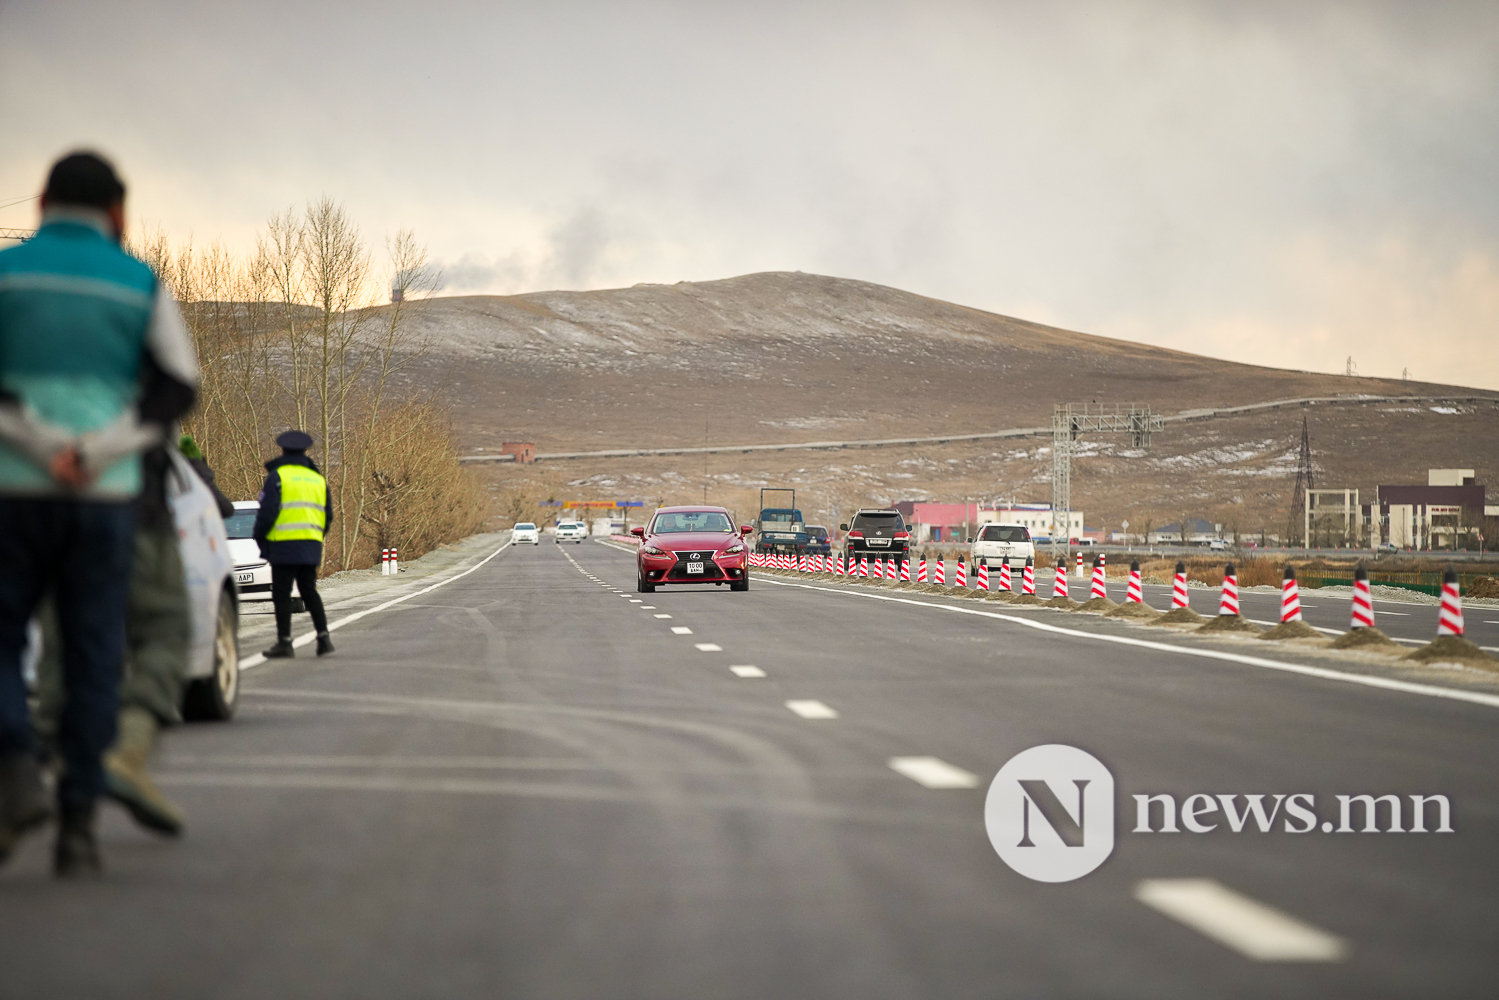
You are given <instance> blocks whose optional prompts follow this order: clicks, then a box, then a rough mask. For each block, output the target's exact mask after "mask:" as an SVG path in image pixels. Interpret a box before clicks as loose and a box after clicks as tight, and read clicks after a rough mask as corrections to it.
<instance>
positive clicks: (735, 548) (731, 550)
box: [723, 542, 744, 556]
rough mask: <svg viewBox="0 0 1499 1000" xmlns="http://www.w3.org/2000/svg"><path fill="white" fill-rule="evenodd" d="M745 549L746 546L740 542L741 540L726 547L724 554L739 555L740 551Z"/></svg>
mask: <svg viewBox="0 0 1499 1000" xmlns="http://www.w3.org/2000/svg"><path fill="white" fill-rule="evenodd" d="M743 551H744V546H743V545H742V544H740V543H739V542H735V543H734V544H733V545H730V546H729V547H728V548H726V549H724V550H723V554H724V555H726V556H737V555H738V554H739V553H741V552H743Z"/></svg>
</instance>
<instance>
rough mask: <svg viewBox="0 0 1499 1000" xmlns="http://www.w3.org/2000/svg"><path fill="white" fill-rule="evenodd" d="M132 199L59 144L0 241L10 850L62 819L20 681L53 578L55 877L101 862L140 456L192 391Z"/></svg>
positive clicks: (4, 749) (2, 624)
mask: <svg viewBox="0 0 1499 1000" xmlns="http://www.w3.org/2000/svg"><path fill="white" fill-rule="evenodd" d="M124 198H125V188H124V185H123V184H121V183H120V180H119V178H118V177H117V176H116V175H115V172H114V168H113V167H111V166H110V165H109V164H108V163H107V162H106V161H104V160H103V159H101V158H100V157H98V156H96V155H93V154H90V153H75V154H72V155H70V156H66V157H64V158H63V159H61V160H59V161H58V162H57V163H56V164H54V166H53V168H52V171H51V173H50V174H49V176H48V178H47V187H46V190H45V191H44V192H43V193H42V226H41V228H40V230H38V232H37V234H36V236H35V237H34V238H32V239H31V240H30V241H29V242H27V243H23V244H22V245H21V246H19V247H14V248H12V249H9V250H6V251H4V252H0V526H3V530H0V567H4V571H3V572H0V861H3V860H4V859H5V858H6V857H7V856H8V855H9V853H10V851H11V848H12V847H13V846H14V843H15V841H16V839H17V838H18V837H19V836H20V835H21V834H22V833H23V832H25V831H26V830H27V829H29V828H31V827H34V826H37V825H40V824H41V823H43V822H45V821H46V820H47V819H48V818H49V815H50V813H51V809H50V807H49V804H48V803H47V801H46V798H45V796H44V794H43V792H42V788H43V786H42V784H41V780H40V774H39V767H38V763H37V756H36V754H37V747H36V739H35V734H34V733H33V730H32V726H31V719H30V716H29V713H28V709H27V702H26V688H25V683H24V681H23V679H22V676H21V654H22V650H23V648H24V647H25V644H26V630H27V624H28V622H29V621H30V619H31V617H32V614H33V612H34V611H35V609H36V606H37V603H38V601H39V600H40V599H41V596H42V594H43V593H44V592H45V591H47V590H49V589H50V590H51V591H52V593H53V594H55V596H56V601H57V614H58V619H59V624H60V626H61V631H62V635H63V678H64V684H65V685H66V689H67V700H66V704H65V706H64V708H63V711H62V715H61V717H60V719H59V723H58V744H59V745H58V749H59V752H60V755H61V758H62V763H63V773H62V777H61V779H60V780H59V782H58V788H57V807H58V811H59V813H60V817H59V819H60V822H59V829H58V837H57V843H56V847H55V850H54V855H53V862H54V870H55V871H56V872H57V874H58V875H59V876H62V877H77V876H87V875H94V874H97V873H98V872H99V871H100V864H99V856H98V849H97V847H96V845H95V841H94V833H93V828H94V812H95V804H96V802H97V800H98V798H99V797H100V795H101V794H102V792H103V790H104V773H103V768H102V765H101V758H102V755H103V753H104V751H105V750H106V749H107V748H108V747H109V746H110V745H111V744H112V743H113V742H114V739H115V731H116V730H115V726H116V719H117V715H118V711H119V690H120V668H121V661H122V657H123V653H124V639H125V607H126V591H127V586H128V583H129V578H130V566H131V552H132V546H133V537H134V523H135V521H134V509H133V501H134V500H135V497H136V495H137V494H138V493H139V492H140V488H141V458H140V453H141V451H142V450H144V449H146V448H149V447H151V446H153V445H156V444H159V443H160V442H161V441H162V440H163V436H164V434H165V432H166V429H167V428H168V427H169V426H171V424H172V422H173V421H174V420H176V419H178V418H179V417H181V416H182V415H183V414H184V413H186V412H187V410H188V409H189V407H191V405H192V403H193V400H194V398H195V395H196V386H197V367H196V365H195V363H194V359H193V351H192V344H191V341H190V340H189V338H188V335H187V330H186V328H185V326H184V325H183V322H182V318H181V316H180V314H179V313H178V312H177V308H176V306H175V304H174V303H173V302H172V297H171V293H170V292H169V291H167V290H166V289H165V288H163V287H162V286H161V284H160V283H159V282H158V281H157V280H156V277H155V275H153V274H152V272H151V270H150V268H148V267H146V265H144V264H142V263H141V262H140V261H138V260H136V259H134V258H133V257H131V256H129V255H128V254H127V253H125V252H124V251H123V250H122V249H121V248H120V237H121V234H122V232H123V230H124V219H125V211H124Z"/></svg>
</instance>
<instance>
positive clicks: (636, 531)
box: [630, 528, 645, 538]
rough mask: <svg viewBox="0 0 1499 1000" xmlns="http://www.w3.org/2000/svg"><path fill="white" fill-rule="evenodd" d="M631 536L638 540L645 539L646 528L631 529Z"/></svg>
mask: <svg viewBox="0 0 1499 1000" xmlns="http://www.w3.org/2000/svg"><path fill="white" fill-rule="evenodd" d="M630 534H632V535H634V536H635V537H636V538H644V537H645V529H644V528H631V529H630Z"/></svg>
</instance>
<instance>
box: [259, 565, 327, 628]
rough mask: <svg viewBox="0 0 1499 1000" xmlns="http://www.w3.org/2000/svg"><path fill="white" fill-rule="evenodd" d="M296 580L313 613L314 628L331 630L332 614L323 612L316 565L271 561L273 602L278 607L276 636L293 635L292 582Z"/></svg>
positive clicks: (303, 599) (303, 598) (298, 590)
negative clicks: (329, 620)
mask: <svg viewBox="0 0 1499 1000" xmlns="http://www.w3.org/2000/svg"><path fill="white" fill-rule="evenodd" d="M293 582H295V583H296V585H297V593H299V594H301V595H302V601H303V603H305V604H306V605H307V613H308V614H310V615H312V627H313V628H315V629H317V630H318V632H320V633H321V632H326V631H328V616H327V615H326V614H325V613H324V612H323V599H322V598H321V597H319V596H318V592H317V567H316V566H284V565H278V564H276V563H271V603H272V604H274V605H275V606H276V636H277V638H280V639H290V638H291V585H292V583H293Z"/></svg>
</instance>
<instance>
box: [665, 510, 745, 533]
mask: <svg viewBox="0 0 1499 1000" xmlns="http://www.w3.org/2000/svg"><path fill="white" fill-rule="evenodd" d="M733 530H734V525H733V524H732V523H731V522H730V521H729V518H728V515H727V514H722V513H720V512H719V511H716V510H689V511H683V512H681V513H676V514H657V515H656V521H655V523H654V524H652V525H651V534H653V535H665V534H672V533H675V532H681V531H722V532H731V531H733Z"/></svg>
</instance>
